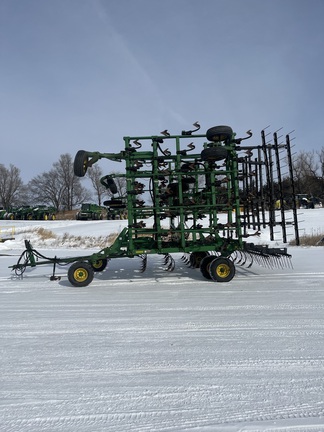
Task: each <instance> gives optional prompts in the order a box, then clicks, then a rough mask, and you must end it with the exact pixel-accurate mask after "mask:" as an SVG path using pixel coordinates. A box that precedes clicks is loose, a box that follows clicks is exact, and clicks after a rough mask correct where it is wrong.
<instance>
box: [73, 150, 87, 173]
mask: <svg viewBox="0 0 324 432" xmlns="http://www.w3.org/2000/svg"><path fill="white" fill-rule="evenodd" d="M88 160H89V158H88V153H87V152H86V151H85V150H79V151H78V152H77V154H76V155H75V158H74V166H73V169H74V174H75V175H76V176H77V177H84V176H85V175H86V172H87V169H88Z"/></svg>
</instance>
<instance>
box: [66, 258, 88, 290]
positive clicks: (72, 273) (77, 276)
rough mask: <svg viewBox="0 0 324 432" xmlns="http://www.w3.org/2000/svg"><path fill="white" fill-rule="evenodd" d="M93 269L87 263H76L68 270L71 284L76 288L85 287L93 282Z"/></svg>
mask: <svg viewBox="0 0 324 432" xmlns="http://www.w3.org/2000/svg"><path fill="white" fill-rule="evenodd" d="M93 274H94V272H93V268H92V267H91V265H90V264H88V263H86V262H75V263H73V264H72V265H71V267H70V268H69V270H68V279H69V282H70V283H71V284H72V285H73V286H75V287H85V286H87V285H89V284H90V283H91V282H92V280H93Z"/></svg>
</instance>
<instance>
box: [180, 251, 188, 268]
mask: <svg viewBox="0 0 324 432" xmlns="http://www.w3.org/2000/svg"><path fill="white" fill-rule="evenodd" d="M181 261H183V262H184V263H185V265H186V266H190V255H189V254H184V255H182V257H181Z"/></svg>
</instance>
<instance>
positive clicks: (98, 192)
mask: <svg viewBox="0 0 324 432" xmlns="http://www.w3.org/2000/svg"><path fill="white" fill-rule="evenodd" d="M87 175H88V177H89V179H90V180H91V184H92V186H93V189H94V191H95V196H96V197H97V202H98V205H101V203H102V199H103V197H104V195H105V193H106V188H105V187H104V186H103V185H102V184H101V182H100V179H101V178H102V177H103V173H102V170H101V168H100V167H99V165H93V166H92V167H91V169H89V170H88V171H87Z"/></svg>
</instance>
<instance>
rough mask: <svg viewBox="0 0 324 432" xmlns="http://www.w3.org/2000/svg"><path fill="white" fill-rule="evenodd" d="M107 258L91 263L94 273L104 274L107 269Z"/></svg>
mask: <svg viewBox="0 0 324 432" xmlns="http://www.w3.org/2000/svg"><path fill="white" fill-rule="evenodd" d="M107 263H108V260H107V258H101V259H99V260H98V261H94V262H91V263H90V265H91V267H92V269H93V271H94V272H102V271H104V270H105V268H106V267H107Z"/></svg>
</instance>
